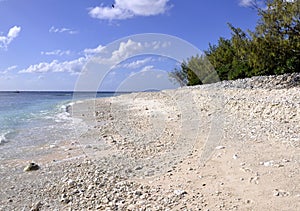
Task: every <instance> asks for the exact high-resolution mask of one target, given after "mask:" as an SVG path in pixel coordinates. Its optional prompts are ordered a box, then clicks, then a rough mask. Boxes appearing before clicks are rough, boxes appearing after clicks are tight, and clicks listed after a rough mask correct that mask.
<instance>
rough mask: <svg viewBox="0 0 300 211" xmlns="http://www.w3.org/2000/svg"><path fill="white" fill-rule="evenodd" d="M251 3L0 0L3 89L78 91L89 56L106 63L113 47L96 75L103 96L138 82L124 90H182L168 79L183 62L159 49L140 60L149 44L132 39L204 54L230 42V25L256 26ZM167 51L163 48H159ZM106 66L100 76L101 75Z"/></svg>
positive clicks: (0, 77) (0, 82) (214, 0)
mask: <svg viewBox="0 0 300 211" xmlns="http://www.w3.org/2000/svg"><path fill="white" fill-rule="evenodd" d="M250 3H251V0H226V1H224V0H209V1H208V0H189V1H183V0H72V1H71V0H42V1H41V0H22V1H20V0H0V91H6V90H74V87H76V84H78V80H80V79H79V78H80V76H81V75H83V74H84V72H86V71H89V70H86V69H85V68H84V67H85V66H86V64H87V63H89V61H90V59H91V58H94V57H98V58H99V60H98V62H99V63H101V62H103V61H104V60H103V58H100V57H101V56H103V55H104V54H102V53H103V52H105V50H106V46H108V45H111V49H110V52H109V53H108V54H107V55H106V56H108V57H111V58H110V59H111V60H110V61H111V63H110V64H111V68H110V71H109V72H107V74H106V75H102V76H101V78H97V81H98V87H99V89H100V90H101V91H107V90H118V89H121V88H120V87H122V86H123V85H124V84H125V82H128V83H130V84H131V85H133V84H135V85H138V86H136V87H134V86H133V87H132V88H128V87H127V88H126V89H133V90H134V89H137V90H143V89H148V88H149V89H165V88H174V87H176V86H178V85H177V84H174V83H173V82H171V81H170V80H169V79H168V77H167V75H168V74H167V73H168V72H169V71H171V70H173V68H174V67H175V66H176V65H178V63H179V62H180V61H177V60H174V59H172V58H168V57H164V56H161V55H154V54H156V53H155V52H154V54H152V55H149V54H145V55H137V54H136V50H141V48H143V46H144V44H145V43H150V42H146V41H145V43H142V42H137V41H135V40H134V39H133V38H132V37H131V36H132V35H135V34H143V33H159V34H166V35H171V36H175V37H178V38H180V39H182V40H184V41H187V42H188V43H190V44H192V45H194V46H195V47H196V48H198V49H199V50H200V51H203V50H206V49H207V48H208V44H209V43H213V44H214V43H216V42H217V40H218V39H219V37H225V38H229V37H230V33H231V32H230V30H229V29H228V27H227V22H230V23H232V24H233V25H234V26H237V27H241V28H242V29H251V30H252V29H254V27H255V24H256V21H257V14H256V12H255V11H254V10H252V9H251V8H249V7H248V6H249V5H250ZM112 5H114V8H113V7H112ZM120 39H121V40H120ZM116 40H119V42H118V41H116ZM158 42H159V40H158ZM111 43H114V44H113V45H112V44H111ZM151 43H152V44H153V45H154V43H155V42H154V41H152V42H151ZM166 43H168V42H165V44H166ZM178 45H179V44H178ZM166 46H167V45H165V46H164V45H163V43H161V46H160V48H164V47H166ZM152 47H153V48H154V47H155V46H152ZM156 47H157V43H156ZM177 49H178V51H180V50H181V47H180V46H178V48H177ZM130 52H132V53H133V54H130ZM106 53H107V52H106ZM139 54H143V51H139ZM186 55H187V56H190V55H189V54H188V53H187V54H186ZM117 56H118V59H117V60H113V57H114V58H116V57H117ZM106 59H109V58H106ZM115 62H117V63H115ZM101 65H102V64H99V66H98V67H97V71H100V72H101V71H102V69H101V68H102V67H101ZM84 69H85V71H84ZM92 77H96V75H93V76H92ZM97 77H100V76H97ZM136 78H139V80H137V79H136ZM158 79H160V80H158ZM85 80H87V79H86V78H85ZM145 84H147V85H145ZM141 85H145V86H144V87H143V86H141ZM124 87H126V86H124Z"/></svg>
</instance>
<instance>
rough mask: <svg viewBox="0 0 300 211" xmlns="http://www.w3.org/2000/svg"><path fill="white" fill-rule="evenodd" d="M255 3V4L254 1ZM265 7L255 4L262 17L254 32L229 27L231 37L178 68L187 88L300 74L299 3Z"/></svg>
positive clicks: (268, 1)
mask: <svg viewBox="0 0 300 211" xmlns="http://www.w3.org/2000/svg"><path fill="white" fill-rule="evenodd" d="M254 2H256V1H254ZM264 4H265V5H264V6H263V7H259V6H258V4H256V3H253V6H252V7H253V8H254V9H256V10H257V12H258V15H259V17H260V19H259V21H258V23H257V26H256V28H255V30H254V31H253V32H252V31H249V30H248V32H247V33H245V32H244V31H243V30H241V29H240V28H235V27H234V26H232V25H231V24H228V26H229V28H230V30H231V32H232V34H231V35H232V36H231V38H230V39H225V38H220V39H219V40H218V43H217V44H216V45H211V44H209V48H208V50H207V51H205V55H202V56H195V57H192V58H190V59H188V60H187V62H183V63H182V65H181V68H179V69H176V71H175V74H174V75H177V76H180V77H177V79H179V78H180V80H181V81H185V84H187V85H195V84H201V83H210V82H215V81H216V78H217V77H216V76H214V75H209V74H208V73H212V72H215V71H212V68H207V69H206V70H205V69H204V70H203V68H204V67H205V66H209V65H208V64H207V63H209V62H210V64H211V65H210V66H212V67H213V68H214V69H215V70H216V72H217V73H218V75H219V77H220V79H221V80H231V79H237V78H244V77H251V76H255V75H271V74H283V73H291V72H299V71H300V1H299V0H265V1H264ZM209 78H211V79H212V80H208V79H209Z"/></svg>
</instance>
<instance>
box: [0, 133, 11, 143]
mask: <svg viewBox="0 0 300 211" xmlns="http://www.w3.org/2000/svg"><path fill="white" fill-rule="evenodd" d="M7 134H9V132H8V131H7V132H4V133H1V134H0V145H3V144H5V143H7V142H8V140H7V138H6V137H7Z"/></svg>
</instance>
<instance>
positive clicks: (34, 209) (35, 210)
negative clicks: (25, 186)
mask: <svg viewBox="0 0 300 211" xmlns="http://www.w3.org/2000/svg"><path fill="white" fill-rule="evenodd" d="M42 206H43V204H42V202H40V201H39V202H37V203H36V204H34V205H33V206H32V208H31V209H30V211H39V210H41V208H42Z"/></svg>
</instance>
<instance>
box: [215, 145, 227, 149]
mask: <svg viewBox="0 0 300 211" xmlns="http://www.w3.org/2000/svg"><path fill="white" fill-rule="evenodd" d="M216 149H225V146H217V147H216Z"/></svg>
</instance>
